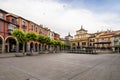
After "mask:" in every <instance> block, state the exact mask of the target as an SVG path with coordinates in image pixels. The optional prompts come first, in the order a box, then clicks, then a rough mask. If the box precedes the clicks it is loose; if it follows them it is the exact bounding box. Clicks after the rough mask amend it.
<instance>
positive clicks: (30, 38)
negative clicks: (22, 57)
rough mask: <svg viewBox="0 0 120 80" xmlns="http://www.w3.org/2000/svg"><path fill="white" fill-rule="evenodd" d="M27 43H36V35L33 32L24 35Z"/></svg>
mask: <svg viewBox="0 0 120 80" xmlns="http://www.w3.org/2000/svg"><path fill="white" fill-rule="evenodd" d="M26 38H27V41H37V34H36V33H34V32H32V31H31V32H28V33H27V34H26Z"/></svg>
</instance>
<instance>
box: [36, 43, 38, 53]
mask: <svg viewBox="0 0 120 80" xmlns="http://www.w3.org/2000/svg"><path fill="white" fill-rule="evenodd" d="M35 51H36V52H37V51H38V44H37V43H35Z"/></svg>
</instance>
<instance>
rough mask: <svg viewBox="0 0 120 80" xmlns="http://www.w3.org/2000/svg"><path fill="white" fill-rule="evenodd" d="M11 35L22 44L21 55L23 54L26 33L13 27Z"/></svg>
mask: <svg viewBox="0 0 120 80" xmlns="http://www.w3.org/2000/svg"><path fill="white" fill-rule="evenodd" d="M12 36H14V37H16V38H17V40H18V42H19V43H21V44H23V55H25V43H26V42H27V38H26V34H25V33H24V31H22V30H20V29H14V30H13V32H12Z"/></svg>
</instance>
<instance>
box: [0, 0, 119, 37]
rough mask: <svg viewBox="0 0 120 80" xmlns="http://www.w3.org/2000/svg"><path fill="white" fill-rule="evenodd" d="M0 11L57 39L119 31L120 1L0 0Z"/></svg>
mask: <svg viewBox="0 0 120 80" xmlns="http://www.w3.org/2000/svg"><path fill="white" fill-rule="evenodd" d="M0 8H1V9H3V10H5V11H7V12H10V13H13V14H16V15H19V16H21V17H23V18H25V19H28V20H30V21H33V22H35V23H37V24H42V25H44V26H45V27H48V28H49V29H51V31H54V32H56V33H58V34H60V36H61V37H63V38H64V37H65V36H67V35H68V33H69V32H70V33H71V35H72V36H74V35H75V34H76V31H77V30H79V29H80V28H81V25H82V26H83V28H84V29H86V30H88V33H95V32H97V31H104V30H107V29H110V30H120V0H0Z"/></svg>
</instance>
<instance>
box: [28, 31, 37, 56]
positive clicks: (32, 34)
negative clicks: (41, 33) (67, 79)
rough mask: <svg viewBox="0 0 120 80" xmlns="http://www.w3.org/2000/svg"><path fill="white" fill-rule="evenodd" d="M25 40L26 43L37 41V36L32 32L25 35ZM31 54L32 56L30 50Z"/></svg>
mask: <svg viewBox="0 0 120 80" xmlns="http://www.w3.org/2000/svg"><path fill="white" fill-rule="evenodd" d="M26 38H27V41H37V34H36V33H34V32H32V31H31V32H28V33H26ZM31 54H32V50H31Z"/></svg>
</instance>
